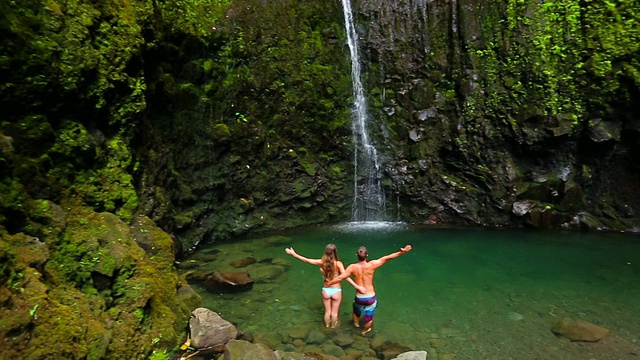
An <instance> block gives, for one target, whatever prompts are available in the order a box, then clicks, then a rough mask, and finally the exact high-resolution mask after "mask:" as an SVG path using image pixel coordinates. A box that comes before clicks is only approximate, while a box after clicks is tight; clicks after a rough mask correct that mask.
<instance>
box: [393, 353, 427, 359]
mask: <svg viewBox="0 0 640 360" xmlns="http://www.w3.org/2000/svg"><path fill="white" fill-rule="evenodd" d="M427 355H428V354H427V352H426V351H407V352H406V353H402V354H400V355H398V357H397V358H395V359H393V360H427Z"/></svg>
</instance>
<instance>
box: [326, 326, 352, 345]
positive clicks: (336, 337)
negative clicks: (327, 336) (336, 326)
mask: <svg viewBox="0 0 640 360" xmlns="http://www.w3.org/2000/svg"><path fill="white" fill-rule="evenodd" d="M331 340H333V342H334V343H336V345H338V346H343V347H344V346H348V345H351V344H353V341H354V339H353V335H352V332H350V331H345V330H338V331H336V332H335V333H334V334H333V336H331Z"/></svg>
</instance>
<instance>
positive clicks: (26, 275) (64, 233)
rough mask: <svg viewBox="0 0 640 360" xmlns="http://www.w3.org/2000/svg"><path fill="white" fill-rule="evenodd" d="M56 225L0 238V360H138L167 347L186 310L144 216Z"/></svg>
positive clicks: (97, 216) (162, 241) (168, 243)
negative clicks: (40, 233) (45, 231)
mask: <svg viewBox="0 0 640 360" xmlns="http://www.w3.org/2000/svg"><path fill="white" fill-rule="evenodd" d="M65 219H66V222H65V223H64V227H63V228H62V229H61V231H60V233H59V234H55V233H54V235H45V236H44V237H43V238H35V237H32V236H27V235H24V234H22V233H19V234H9V233H7V232H6V231H4V230H2V231H0V235H1V237H0V258H1V259H2V260H3V261H2V266H1V267H0V280H2V282H1V283H0V305H2V307H1V308H0V312H1V315H2V326H0V339H2V342H3V344H5V346H2V347H1V348H0V357H1V358H6V359H11V358H20V359H44V358H51V359H53V358H57V359H62V358H64V359H85V358H86V359H103V358H104V359H122V358H127V359H141V358H144V357H146V356H148V355H149V354H150V353H151V352H152V351H153V350H154V349H158V350H160V349H168V348H173V347H175V346H176V344H177V342H178V341H179V339H180V337H181V335H182V331H183V330H184V324H185V323H186V320H187V318H188V316H189V312H190V309H189V308H188V307H187V306H185V305H183V304H182V303H181V301H180V300H179V297H178V290H177V289H179V288H180V287H181V281H180V279H179V277H178V275H177V272H176V270H175V269H174V267H173V261H174V253H173V248H172V244H173V242H172V240H171V238H170V237H169V235H168V234H167V233H165V232H163V231H162V230H160V229H159V228H158V227H156V226H155V225H154V224H153V222H151V221H150V220H149V219H147V218H145V217H137V218H136V220H135V222H134V223H133V224H132V225H128V224H126V223H124V222H122V221H121V220H120V219H118V218H117V217H116V216H115V215H113V214H111V213H96V212H93V211H91V210H88V209H83V208H71V211H69V212H68V213H66V217H65ZM150 238H152V239H153V240H154V241H153V244H154V245H153V247H152V248H150V249H147V250H148V251H145V249H143V248H142V247H140V245H138V243H142V244H148V243H149V239H150ZM185 285H186V284H185Z"/></svg>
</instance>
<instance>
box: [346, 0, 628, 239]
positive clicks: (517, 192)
mask: <svg viewBox="0 0 640 360" xmlns="http://www.w3.org/2000/svg"><path fill="white" fill-rule="evenodd" d="M356 4H357V5H356V6H354V8H355V9H357V15H356V21H357V22H358V24H360V26H359V32H360V34H361V36H362V43H363V47H364V49H363V53H364V54H366V56H367V58H366V61H365V66H366V67H367V71H366V74H367V80H366V83H367V85H366V86H367V88H368V89H369V100H370V104H372V105H373V109H374V110H373V113H374V117H375V119H374V121H375V122H376V124H377V128H380V129H381V130H380V131H379V132H378V139H377V141H378V143H379V144H380V147H381V148H383V149H384V152H385V154H386V160H387V162H386V164H387V176H388V177H389V178H390V180H391V181H388V182H387V183H388V184H389V190H388V192H389V193H393V194H395V195H394V196H390V198H391V199H392V200H393V201H397V202H399V203H400V204H401V206H400V216H399V217H400V218H402V219H405V220H408V221H417V222H423V221H426V222H444V223H454V224H471V225H490V226H519V225H522V224H528V225H532V226H535V227H543V228H560V227H563V228H564V227H567V228H583V227H586V228H601V229H630V228H633V227H635V226H637V224H638V221H637V219H638V214H639V213H638V211H640V208H639V207H638V206H637V204H638V201H637V200H638V199H639V197H640V193H639V189H638V187H637V186H635V185H634V184H635V183H636V182H637V181H638V179H640V177H639V175H640V174H639V170H640V168H639V167H638V166H637V165H636V163H635V162H634V161H633V158H634V156H635V155H637V154H638V149H639V146H638V135H639V132H638V131H639V128H638V120H637V119H638V116H639V115H640V113H639V111H638V107H637V106H636V104H634V102H635V101H634V100H633V99H635V98H637V96H638V95H640V88H639V84H640V77H639V76H638V75H639V72H638V69H639V66H638V65H639V63H638V60H637V59H638V50H639V46H638V45H637V43H634V42H633V41H632V40H631V39H637V38H638V35H639V31H638V26H637V23H638V20H639V16H640V11H639V5H638V4H636V3H629V2H624V1H620V2H616V3H605V2H599V1H595V2H589V4H583V3H581V2H579V1H575V2H573V1H569V2H563V3H557V2H542V3H540V2H525V1H507V2H504V1H465V0H457V1H446V2H433V1H423V0H410V1H402V0H396V1H356ZM603 24H604V25H603ZM634 24H635V25H634ZM522 203H526V204H529V205H530V207H528V210H526V211H522V210H520V211H514V205H515V207H517V208H518V209H522V207H521V205H522ZM389 205H390V207H396V204H389Z"/></svg>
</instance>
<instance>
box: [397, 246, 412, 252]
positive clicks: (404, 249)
mask: <svg viewBox="0 0 640 360" xmlns="http://www.w3.org/2000/svg"><path fill="white" fill-rule="evenodd" d="M411 249H413V248H412V247H411V245H406V246H405V247H403V248H400V251H402V252H403V253H406V252H409V251H411Z"/></svg>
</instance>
